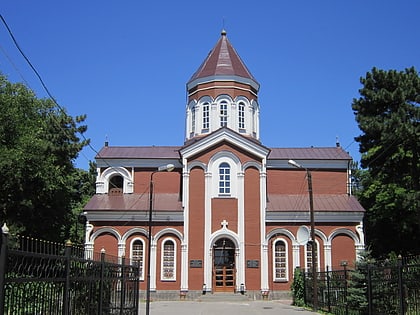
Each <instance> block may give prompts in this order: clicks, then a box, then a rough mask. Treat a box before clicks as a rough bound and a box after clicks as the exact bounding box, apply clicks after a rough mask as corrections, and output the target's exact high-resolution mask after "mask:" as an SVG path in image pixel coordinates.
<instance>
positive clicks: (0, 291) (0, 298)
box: [0, 223, 9, 314]
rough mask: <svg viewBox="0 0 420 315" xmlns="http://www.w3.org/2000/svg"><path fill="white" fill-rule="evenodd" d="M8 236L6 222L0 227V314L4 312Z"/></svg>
mask: <svg viewBox="0 0 420 315" xmlns="http://www.w3.org/2000/svg"><path fill="white" fill-rule="evenodd" d="M8 236H9V228H8V227H7V225H6V223H4V224H3V226H2V228H1V245H0V314H4V313H5V312H4V300H5V296H6V289H5V287H4V283H5V278H6V269H7V239H8Z"/></svg>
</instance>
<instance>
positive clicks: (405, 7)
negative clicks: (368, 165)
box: [0, 0, 420, 169]
mask: <svg viewBox="0 0 420 315" xmlns="http://www.w3.org/2000/svg"><path fill="white" fill-rule="evenodd" d="M0 13H1V14H2V15H3V17H4V18H5V19H6V21H7V23H8V24H9V27H10V28H11V29H12V31H13V33H14V35H15V37H16V39H17V41H18V42H19V44H20V46H21V48H22V50H23V51H24V52H25V54H26V55H27V57H28V58H29V59H30V60H31V62H32V64H33V65H34V66H35V67H36V69H37V70H38V72H39V73H40V74H41V76H42V78H43V80H44V82H45V83H46V85H47V87H48V89H49V90H50V92H51V93H52V94H53V96H54V97H55V98H56V100H57V101H58V102H59V103H60V105H61V106H63V107H65V108H66V109H67V111H68V113H69V114H70V115H72V116H76V115H80V114H87V119H86V124H87V125H88V131H87V132H86V137H87V138H90V139H91V141H92V146H93V147H94V148H95V149H96V150H100V148H101V147H102V146H103V144H104V141H105V139H106V137H107V138H108V141H109V142H110V145H132V146H136V145H157V146H158V145H182V144H183V142H184V135H185V106H186V90H185V85H186V82H187V81H188V80H189V78H190V77H191V75H192V74H193V73H194V72H195V71H196V70H197V68H198V67H199V65H200V64H201V62H202V61H203V60H204V59H205V57H206V56H207V54H208V52H209V51H210V49H211V48H213V46H214V45H215V44H216V42H217V40H218V39H219V36H220V31H221V30H222V29H223V28H225V29H226V30H227V36H228V38H229V40H230V42H231V43H232V44H233V46H234V47H235V48H236V50H237V52H238V53H239V55H240V56H241V58H242V59H243V61H244V62H245V64H246V65H247V66H248V68H249V69H250V71H251V73H252V74H253V75H254V77H255V78H256V79H257V80H258V81H259V83H260V84H261V89H260V93H259V103H260V106H261V116H260V132H261V141H262V143H263V144H264V145H266V146H268V147H307V146H334V145H335V141H336V137H338V138H339V141H340V143H341V145H342V146H343V147H344V148H345V149H346V150H347V151H349V153H350V154H351V155H352V156H353V158H354V159H355V160H359V159H360V155H359V153H358V143H356V142H355V141H354V137H356V136H357V135H359V134H360V130H359V129H358V127H357V124H356V122H355V120H354V114H353V111H352V109H351V103H352V100H353V98H357V97H358V96H359V94H358V90H359V88H360V87H361V85H360V82H359V79H360V77H361V76H365V74H366V72H367V71H370V70H371V69H372V67H377V68H380V69H386V70H388V69H397V70H404V69H405V68H407V67H411V66H414V67H416V69H417V70H418V71H419V69H420V23H419V16H420V1H417V0H407V1H404V0H402V1H389V0H381V1H379V0H372V1H367V0H364V1H362V0H352V1H339V0H334V1H333V0H325V1H321V0H319V1H314V0H305V1H303V0H300V1H299V0H297V1H280V0H272V1H264V0H263V1H249V0H241V1H239V0H238V1H234V0H232V1H227V0H225V1H220V0H213V1H209V2H205V1H197V0H195V1H192V0H188V1H182V0H179V1H170V0H167V1H134V0H131V1H108V0H102V1H96V0H92V1H80V0H73V1H52V0H44V1H23V0H3V1H2V6H1V8H0ZM0 46H1V47H0V48H1V50H0V71H1V72H2V73H3V74H5V75H6V76H7V77H8V78H9V80H10V81H12V82H22V81H23V80H24V81H26V82H27V84H28V85H29V87H30V88H31V89H33V90H34V91H35V92H36V94H37V96H38V97H40V98H43V97H46V96H47V94H46V92H45V91H44V90H43V88H42V86H41V84H40V82H39V81H38V79H37V78H36V76H35V74H34V73H33V72H32V71H31V70H30V68H29V66H28V65H27V64H26V63H25V61H24V59H23V58H22V56H21V55H20V54H19V52H18V51H17V49H16V48H15V47H14V45H13V43H12V41H11V39H10V37H9V35H8V34H7V31H6V29H5V27H4V26H3V25H1V27H0ZM94 156H95V152H94V151H93V150H91V149H90V148H86V149H85V150H83V152H82V154H81V155H80V157H79V159H78V160H77V163H76V164H77V166H79V167H81V168H85V169H87V167H88V161H89V160H93V158H94Z"/></svg>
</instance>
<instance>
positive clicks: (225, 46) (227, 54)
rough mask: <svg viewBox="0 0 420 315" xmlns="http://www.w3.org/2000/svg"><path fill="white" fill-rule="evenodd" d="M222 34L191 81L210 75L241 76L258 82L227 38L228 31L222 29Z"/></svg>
mask: <svg viewBox="0 0 420 315" xmlns="http://www.w3.org/2000/svg"><path fill="white" fill-rule="evenodd" d="M221 35H222V36H221V37H220V39H219V40H218V41H217V43H216V46H214V48H213V49H212V50H211V51H210V53H209V55H208V56H207V58H206V59H205V60H204V62H203V63H202V64H201V66H200V67H199V68H198V70H197V71H196V72H195V73H194V74H193V76H192V77H191V79H190V80H189V82H191V81H193V80H196V79H198V78H205V77H210V76H239V77H243V78H248V79H251V80H253V81H255V82H257V81H256V80H255V78H254V77H253V76H252V74H251V72H250V71H249V70H248V68H247V67H246V66H245V64H244V63H243V62H242V60H241V58H240V57H239V55H238V53H237V52H236V50H235V48H233V46H232V44H231V43H230V42H229V40H228V39H227V36H226V32H225V31H222V34H221Z"/></svg>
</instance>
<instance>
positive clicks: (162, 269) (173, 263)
mask: <svg viewBox="0 0 420 315" xmlns="http://www.w3.org/2000/svg"><path fill="white" fill-rule="evenodd" d="M167 242H172V244H173V255H172V256H169V257H172V261H171V260H165V257H166V256H165V255H166V250H165V245H166V243H167ZM161 246H162V248H161V260H160V280H161V281H165V282H167V281H176V263H177V261H176V260H177V259H176V258H177V243H176V240H175V239H173V238H170V237H169V238H165V239H164V240H163V241H162V245H161ZM165 261H168V262H169V265H166V266H165ZM168 268H169V269H170V268H172V277H165V276H164V275H165V274H166V272H167V271H165V269H168Z"/></svg>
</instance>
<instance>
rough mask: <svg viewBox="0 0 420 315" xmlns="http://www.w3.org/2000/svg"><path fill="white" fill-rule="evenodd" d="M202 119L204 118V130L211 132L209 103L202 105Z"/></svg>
mask: <svg viewBox="0 0 420 315" xmlns="http://www.w3.org/2000/svg"><path fill="white" fill-rule="evenodd" d="M201 106H202V109H203V110H202V113H203V114H202V118H203V121H202V123H203V125H202V129H203V130H209V129H210V103H209V102H204V103H203V104H202V105H201Z"/></svg>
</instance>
